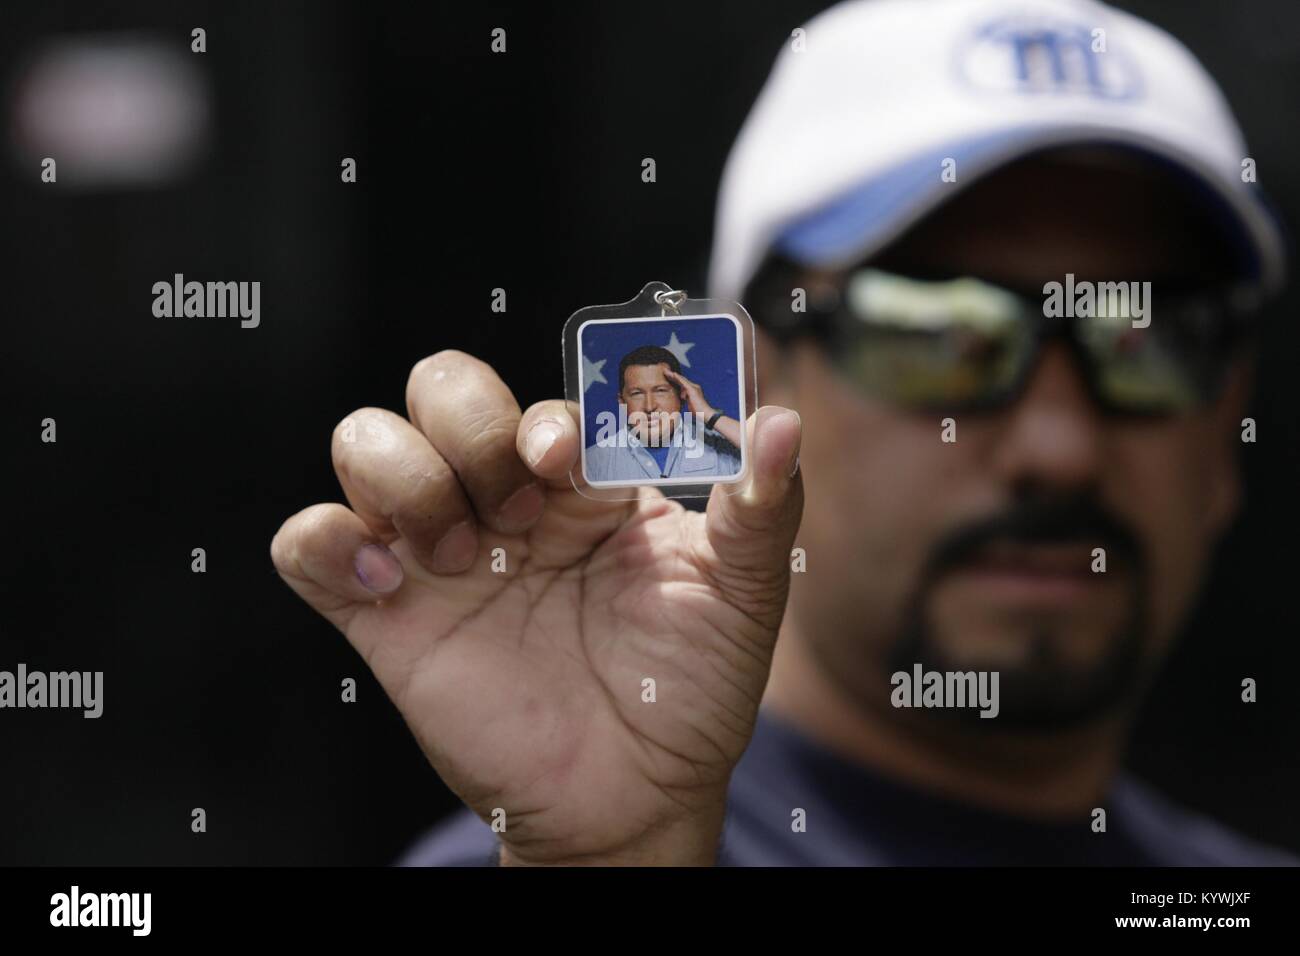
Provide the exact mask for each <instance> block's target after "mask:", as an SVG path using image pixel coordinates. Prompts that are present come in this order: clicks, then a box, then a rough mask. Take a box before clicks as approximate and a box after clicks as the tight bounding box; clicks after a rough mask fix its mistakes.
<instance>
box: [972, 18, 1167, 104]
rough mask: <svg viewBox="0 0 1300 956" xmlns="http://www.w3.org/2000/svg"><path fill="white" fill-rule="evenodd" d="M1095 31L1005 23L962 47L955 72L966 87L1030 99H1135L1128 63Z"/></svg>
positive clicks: (1058, 23) (1054, 23)
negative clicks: (1038, 97)
mask: <svg viewBox="0 0 1300 956" xmlns="http://www.w3.org/2000/svg"><path fill="white" fill-rule="evenodd" d="M1105 40H1106V38H1105V34H1104V33H1103V32H1101V29H1100V28H1091V27H1087V26H1084V25H1082V24H1077V23H1069V22H1066V21H1062V20H1053V19H1048V18H1044V17H1029V16H1019V17H1007V18H1005V19H1001V20H997V21H994V22H993V23H990V24H987V25H986V26H984V27H982V28H980V29H978V30H976V31H975V33H974V34H973V35H972V36H971V38H970V39H969V40H968V41H967V43H966V44H964V45H963V47H962V50H961V61H960V69H959V70H958V72H959V74H960V76H961V77H962V79H963V80H964V81H965V82H966V83H967V84H968V85H970V86H973V87H977V88H981V89H992V90H998V91H1002V92H1009V93H1022V94H1030V95H1079V94H1082V95H1086V96H1092V97H1095V98H1098V99H1106V100H1127V99H1134V98H1136V97H1137V96H1139V95H1140V94H1141V85H1142V84H1141V81H1140V79H1139V77H1138V72H1137V68H1136V67H1135V66H1134V64H1133V62H1132V61H1131V60H1130V59H1129V58H1128V57H1126V56H1125V55H1124V54H1123V53H1122V52H1121V51H1120V50H1117V49H1115V48H1114V47H1108V46H1106V44H1105Z"/></svg>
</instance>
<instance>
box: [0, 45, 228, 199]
mask: <svg viewBox="0 0 1300 956" xmlns="http://www.w3.org/2000/svg"><path fill="white" fill-rule="evenodd" d="M197 56H198V55H197V54H192V53H190V52H189V47H188V42H187V41H186V40H184V39H178V40H175V41H171V42H169V43H166V44H164V43H163V42H161V41H159V40H155V39H151V38H143V37H140V36H136V35H132V36H120V35H104V36H99V37H79V38H77V39H75V40H73V39H64V40H58V41H53V42H51V43H50V44H49V45H48V46H45V47H43V48H42V49H40V50H39V51H37V52H35V53H34V55H33V56H32V57H31V58H30V59H29V60H27V61H26V64H25V66H24V67H22V68H21V69H20V72H19V73H18V75H17V76H15V77H14V79H15V83H14V84H13V86H12V87H11V102H10V104H9V106H10V116H11V122H10V136H11V144H10V145H11V148H12V150H13V153H14V156H15V158H16V160H17V162H18V163H19V165H20V167H21V170H22V172H23V173H26V174H28V175H30V177H31V181H32V183H34V184H39V183H40V172H41V162H42V160H44V159H45V158H46V157H49V158H52V159H54V160H55V162H56V163H57V173H58V179H57V182H58V184H59V185H67V186H79V187H96V188H113V187H119V186H133V187H135V186H151V185H163V184H165V183H168V182H172V181H175V180H177V179H179V178H181V177H183V176H184V174H185V173H186V172H187V171H188V170H189V169H190V168H192V166H193V165H194V163H195V161H196V160H198V159H199V158H200V157H201V155H202V153H203V151H204V149H205V147H206V144H207V142H208V140H209V127H210V124H211V113H212V111H211V108H210V104H209V93H208V84H207V82H206V78H205V77H204V76H203V74H202V73H201V71H200V68H199V66H198V65H197V64H196V63H195V59H196V58H197Z"/></svg>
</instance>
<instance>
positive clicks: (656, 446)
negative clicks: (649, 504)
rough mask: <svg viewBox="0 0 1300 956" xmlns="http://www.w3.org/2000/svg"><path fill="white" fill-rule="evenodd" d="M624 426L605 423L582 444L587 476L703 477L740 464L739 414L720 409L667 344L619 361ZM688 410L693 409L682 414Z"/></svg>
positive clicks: (606, 478)
mask: <svg viewBox="0 0 1300 956" xmlns="http://www.w3.org/2000/svg"><path fill="white" fill-rule="evenodd" d="M618 374H619V387H618V402H619V406H620V408H621V409H626V411H625V412H624V413H623V414H622V415H620V418H625V419H626V422H627V429H626V432H625V433H623V434H619V433H617V432H616V433H615V434H613V435H612V436H611V435H610V434H609V429H601V430H600V431H599V432H598V434H597V437H596V440H595V441H594V442H593V443H592V444H590V445H588V446H587V448H586V450H585V461H586V474H587V480H588V481H644V480H647V479H650V480H657V479H660V478H690V477H694V476H698V477H700V478H702V479H703V478H709V477H716V476H719V475H734V474H736V473H738V472H739V471H740V451H739V444H740V422H738V421H736V419H734V418H732V417H730V416H729V415H724V414H723V413H722V412H721V411H720V410H719V409H715V408H714V407H713V406H712V405H710V404H709V403H708V401H707V400H706V399H705V397H704V390H703V389H702V388H701V387H700V386H699V385H698V384H696V383H695V382H692V381H691V380H690V379H688V378H686V376H684V375H683V374H682V366H681V362H679V361H678V359H677V356H676V355H674V354H673V353H672V352H670V351H669V350H668V349H665V348H660V347H658V346H654V345H643V346H641V347H640V348H637V349H633V350H632V351H631V352H629V353H628V354H627V355H625V356H623V360H622V361H621V362H619V363H618ZM683 411H685V412H687V413H688V414H686V415H683V414H682V413H683Z"/></svg>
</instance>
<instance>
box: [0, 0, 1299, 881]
mask: <svg viewBox="0 0 1300 956" xmlns="http://www.w3.org/2000/svg"><path fill="white" fill-rule="evenodd" d="M918 2H924V0H918ZM12 6H13V5H8V6H7V7H6V9H5V10H4V12H3V13H2V14H0V65H3V68H4V69H5V70H6V71H8V72H9V74H10V75H9V76H8V77H7V79H8V80H9V81H10V82H12V81H13V80H14V79H15V77H14V76H13V75H12V74H13V71H14V70H16V69H18V65H19V64H20V63H21V62H22V57H23V56H24V55H25V54H27V53H29V52H30V51H31V50H32V49H34V48H35V47H36V45H37V44H38V42H39V41H41V40H42V39H44V38H48V37H52V36H57V35H65V34H72V35H77V34H94V33H99V32H109V31H117V30H122V29H131V30H139V31H143V32H144V33H146V34H149V35H153V36H156V37H161V38H164V39H165V40H167V41H169V42H174V43H175V44H176V45H177V48H178V49H180V50H182V51H186V52H188V48H189V42H190V33H189V31H190V29H191V28H193V27H195V26H202V27H204V28H205V29H206V30H207V37H208V39H207V42H208V52H207V53H205V54H192V55H193V56H196V57H199V58H200V66H201V68H202V70H203V71H204V72H205V73H206V75H207V76H208V77H209V79H210V81H211V87H212V92H213V103H214V105H215V108H216V124H215V134H216V135H215V137H214V140H213V143H212V146H211V149H210V150H209V152H208V154H207V156H206V158H205V160H204V161H203V162H202V164H201V165H200V166H199V167H198V168H197V169H196V170H195V171H194V172H193V173H192V174H191V175H190V176H189V177H188V178H186V179H185V180H184V181H182V182H180V183H179V184H176V185H173V186H168V187H166V188H161V189H148V190H145V189H135V190H125V191H122V190H114V191H100V192H91V193H78V192H74V191H72V190H67V189H61V188H60V187H59V185H57V184H55V185H45V184H41V182H40V179H39V169H38V168H35V167H32V166H30V165H20V164H19V163H18V162H17V161H16V160H13V159H10V158H6V160H5V167H4V173H3V175H4V177H5V178H4V180H3V183H2V184H0V210H3V214H2V215H0V242H2V245H0V252H2V253H3V258H2V260H0V261H3V276H4V292H5V294H4V298H3V301H4V302H5V304H6V305H7V309H6V313H7V314H6V315H5V319H6V321H5V323H4V331H3V346H0V356H2V357H3V363H2V364H0V368H3V370H4V381H5V401H4V406H5V414H4V415H3V421H2V425H0V427H2V428H3V432H2V433H0V434H2V437H3V446H2V447H3V454H4V465H5V468H4V472H5V477H6V481H5V486H6V491H7V494H6V495H5V508H4V512H5V521H4V527H5V531H6V534H5V541H6V547H5V548H4V549H3V552H2V553H3V557H2V558H0V572H2V580H3V587H4V589H5V602H4V604H3V610H4V617H3V622H4V623H3V626H2V627H0V669H13V667H14V666H15V665H16V664H17V662H19V661H24V662H26V663H27V665H28V666H29V668H32V669H40V670H62V669H77V670H103V671H104V672H105V713H104V716H103V717H102V718H100V719H99V720H84V719H82V718H81V716H80V713H78V712H70V711H14V710H7V711H3V712H0V811H2V815H0V863H38V864H73V865H79V864H109V863H112V864H145V863H168V864H187V863H198V864H227V863H269V864H288V863H300V864H313V863H386V862H389V861H391V860H393V859H394V858H395V857H396V856H397V855H398V854H399V853H400V852H401V850H402V849H403V848H404V847H405V846H406V845H407V844H408V843H409V842H410V840H411V839H412V838H413V837H415V836H416V835H417V834H418V833H419V832H420V831H421V830H422V829H424V828H425V827H426V826H427V825H428V824H429V823H430V822H432V821H433V820H434V819H436V818H437V817H438V816H439V815H440V814H442V813H444V812H446V811H447V810H448V809H450V808H451V807H452V806H454V805H455V803H454V800H453V798H452V797H451V796H450V795H449V794H448V793H447V791H446V790H445V789H444V788H443V787H442V785H441V783H440V782H439V780H438V778H437V776H436V775H435V774H434V773H433V771H432V770H431V769H430V767H429V766H428V764H427V762H426V761H425V759H424V757H423V756H422V755H421V753H420V752H419V750H418V748H417V747H416V745H415V744H414V742H413V740H412V739H411V737H410V735H409V733H408V732H407V730H406V728H405V725H404V724H403V723H402V721H401V719H400V717H399V716H398V714H397V712H396V711H395V709H394V708H393V707H392V706H391V705H390V704H389V702H388V701H387V699H386V698H385V696H384V695H383V692H382V691H381V690H380V689H379V688H378V686H377V685H376V684H375V683H374V681H373V680H372V679H371V677H370V675H369V672H368V670H367V669H366V667H365V666H364V664H363V663H362V661H361V660H360V659H359V658H358V657H357V656H356V655H355V653H354V652H353V651H352V650H351V648H350V647H349V646H348V645H347V642H346V641H345V640H344V639H343V637H342V636H341V635H339V634H338V633H337V632H336V631H334V630H333V628H331V627H330V626H329V625H328V624H326V623H325V622H324V621H322V620H320V619H318V618H317V617H316V616H315V615H314V614H313V613H312V612H311V611H310V610H309V609H308V608H307V606H306V605H305V604H303V603H302V602H300V601H299V600H298V599H297V598H296V597H295V596H294V595H293V594H292V593H291V592H290V591H289V590H288V588H286V587H285V586H284V585H283V584H282V583H281V582H280V581H279V579H278V577H277V576H276V574H275V573H274V570H273V568H272V566H271V562H270V558H269V550H268V549H269V543H270V540H271V537H272V535H273V534H274V532H275V530H276V528H277V527H278V526H279V524H280V522H281V521H282V520H283V519H284V518H285V517H287V516H288V515H289V514H291V513H293V512H294V511H296V510H298V509H300V508H302V507H304V506H306V505H308V504H311V503H314V502H317V501H323V500H338V499H341V493H340V491H339V489H338V487H337V484H336V482H335V480H334V477H333V474H332V470H331V467H330V458H329V436H330V432H331V430H332V429H333V427H334V425H335V424H336V423H337V422H338V421H339V420H340V419H341V418H343V417H344V416H345V415H347V414H348V413H349V412H351V411H353V410H354V409H356V408H358V407H361V406H364V405H381V406H386V407H389V408H392V409H397V410H400V409H402V408H403V390H404V386H405V382H406V377H407V373H408V372H409V370H410V367H411V366H412V365H413V364H414V363H415V362H416V361H417V360H418V359H420V358H421V357H423V356H424V355H426V354H428V353H430V352H433V351H436V350H437V349H440V348H446V347H457V348H462V349H465V350H467V351H470V352H473V353H475V354H477V355H480V356H482V357H485V358H487V359H488V360H490V361H492V362H493V363H494V364H495V365H496V366H497V368H498V369H499V370H500V371H501V373H502V375H503V377H504V378H505V379H506V380H507V381H508V382H509V383H510V384H511V385H512V386H513V387H514V388H515V390H516V394H517V396H518V398H519V400H520V402H521V403H522V404H524V405H525V406H526V405H527V404H529V403H530V402H532V401H535V400H537V399H539V398H543V397H551V396H556V395H559V394H560V392H561V390H562V384H563V379H562V370H561V367H560V350H559V346H560V329H561V327H562V325H563V323H564V321H565V319H566V318H567V317H568V316H569V315H570V314H571V313H572V312H573V311H575V310H576V309H578V308H580V307H582V306H585V305H591V304H597V303H606V302H613V301H621V300H624V299H627V298H630V297H631V296H632V295H633V294H635V293H636V292H637V291H638V290H639V289H640V288H641V286H642V285H643V284H644V283H645V282H647V281H649V280H651V279H662V280H664V281H667V282H670V283H673V284H674V285H676V286H680V287H685V288H687V289H689V290H692V291H698V290H702V289H703V280H704V270H705V265H706V262H707V253H708V248H709V238H710V233H711V225H712V217H713V203H714V197H715V190H716V187H717V182H718V178H719V175H720V173H721V170H722V165H723V162H724V160H725V157H726V152H727V149H728V148H729V146H730V143H731V140H732V138H733V137H734V135H735V133H736V131H737V130H738V128H739V126H740V124H741V122H742V120H743V119H744V116H745V114H746V112H747V110H748V108H749V105H750V104H751V102H752V100H753V97H754V96H755V94H756V93H757V92H758V89H759V88H760V86H761V84H762V82H763V80H764V78H765V76H766V74H767V71H768V69H769V67H770V65H771V62H772V59H773V57H774V56H775V54H776V52H777V51H778V49H779V48H780V46H781V44H782V42H783V41H784V40H785V39H786V38H787V37H788V35H789V31H790V30H791V29H792V28H793V27H795V26H798V25H799V24H800V23H801V22H802V21H804V20H806V19H807V18H808V17H809V16H810V15H812V14H813V13H815V12H817V11H818V10H819V9H821V8H822V6H824V4H821V3H808V2H805V3H776V2H766V3H763V4H756V3H753V2H739V0H727V2H712V3H703V2H695V3H687V2H619V3H608V2H607V3H597V2H586V3H577V2H566V3H563V4H560V3H551V4H540V3H533V4H524V3H519V4H515V5H501V4H473V5H459V6H458V5H451V4H420V5H418V7H413V8H412V9H411V10H409V11H408V10H405V9H403V8H402V7H398V6H390V7H386V6H383V5H377V4H373V3H371V4H349V5H336V4H328V3H303V4H288V3H250V2H238V3H230V2H221V3H217V2H212V3H175V2H140V0H125V2H119V3H114V4H112V5H111V10H109V9H103V7H107V6H108V5H101V4H90V3H87V4H84V5H74V4H70V3H53V2H48V3H42V4H24V5H22V6H23V9H22V10H14V9H11V7H12ZM83 6H84V9H82V7H83ZM1123 6H1125V7H1126V8H1127V9H1130V10H1132V11H1134V12H1136V13H1138V14H1140V15H1143V16H1146V17H1148V18H1150V19H1152V20H1154V21H1155V22H1157V23H1158V24H1160V25H1162V26H1164V27H1166V28H1167V29H1169V30H1170V31H1171V32H1172V33H1174V34H1175V35H1176V36H1178V37H1179V38H1181V39H1182V40H1183V41H1184V42H1186V43H1187V44H1188V45H1189V46H1190V47H1191V48H1192V50H1193V51H1194V52H1195V53H1196V54H1197V55H1198V56H1199V57H1200V58H1201V59H1202V60H1203V62H1205V64H1206V65H1207V66H1208V67H1209V69H1210V70H1211V72H1212V73H1214V74H1215V76H1216V77H1217V78H1218V79H1219V81H1220V82H1221V83H1222V84H1223V86H1224V88H1225V90H1226V93H1227V96H1228V99H1229V101H1230V103H1231V104H1232V105H1233V107H1234V108H1235V109H1236V111H1237V113H1238V116H1239V118H1240V120H1241V122H1242V125H1243V127H1244V128H1245V131H1246V134H1247V137H1248V140H1249V142H1250V144H1251V150H1252V155H1253V156H1254V158H1255V159H1256V160H1257V162H1258V167H1259V176H1260V181H1261V183H1262V184H1263V185H1264V186H1265V187H1266V188H1267V189H1268V191H1269V192H1270V194H1271V195H1272V197H1273V199H1274V200H1275V201H1276V202H1277V204H1278V205H1279V206H1280V207H1281V209H1282V210H1283V213H1284V215H1285V216H1286V217H1287V218H1288V219H1289V220H1290V221H1291V222H1292V223H1294V222H1295V221H1297V213H1298V212H1300V187H1297V184H1296V181H1295V170H1297V169H1298V168H1300V162H1298V161H1300V139H1297V134H1296V126H1295V117H1296V116H1297V115H1298V114H1300V111H1298V110H1297V106H1298V105H1300V15H1298V14H1297V9H1296V5H1295V3H1294V2H1293V0H1272V2H1244V3H1228V2H1210V0H1203V2H1187V0H1179V2H1168V3H1157V2H1140V3H1125V4H1123ZM497 26H501V27H505V28H506V30H507V35H508V52H507V53H506V54H505V55H503V56H498V55H493V54H492V53H491V52H490V50H489V42H490V32H491V30H492V28H494V27H497ZM7 109H8V106H7V100H6V110H7ZM344 156H351V157H355V158H356V159H357V161H358V182H357V183H356V184H353V185H345V184H342V183H341V182H340V179H339V162H340V160H341V158H342V157H344ZM646 156H652V157H654V158H655V159H656V162H657V167H658V169H657V172H658V181H657V182H656V183H654V184H646V183H643V182H642V181H641V178H640V173H641V166H640V163H641V160H642V158H643V157H646ZM1117 223H1120V224H1122V215H1119V214H1117ZM1118 227H1122V225H1120V226H1118ZM175 272H183V273H185V274H186V275H187V277H192V278H197V279H200V280H206V279H221V280H258V281H260V282H261V283H262V323H261V327H260V328H257V329H248V330H245V329H241V328H240V327H239V323H238V320H234V319H226V320H221V319H216V320H211V319H187V320H176V319H156V318H154V316H153V315H152V311H151V306H152V301H153V296H152V292H151V287H152V285H153V283H154V282H156V281H159V280H170V277H171V276H172V274H173V273H175ZM496 287H502V288H505V289H506V290H507V295H508V312H507V313H506V314H504V315H498V314H494V313H492V312H491V311H490V303H491V290H492V289H493V288H496ZM1295 306H1296V294H1295V292H1294V291H1293V290H1289V291H1288V293H1287V295H1286V297H1285V299H1284V300H1283V301H1282V302H1280V303H1279V304H1278V305H1277V307H1276V308H1275V309H1274V311H1273V316H1274V318H1275V322H1274V325H1273V327H1272V328H1271V329H1270V332H1269V335H1270V341H1269V347H1268V349H1267V350H1266V360H1265V365H1264V370H1263V378H1262V383H1261V391H1260V395H1259V397H1258V399H1257V400H1256V401H1255V402H1254V404H1253V405H1252V408H1251V414H1253V415H1254V417H1256V419H1257V420H1258V422H1259V441H1258V444H1256V445H1253V446H1245V448H1244V454H1245V459H1246V468H1247V478H1248V508H1247V511H1246V513H1245V514H1244V516H1243V519H1242V521H1241V522H1240V525H1239V527H1238V529H1237V530H1236V531H1235V532H1234V533H1233V534H1232V536H1231V538H1230V539H1229V540H1228V541H1227V542H1226V544H1225V548H1224V550H1223V553H1222V556H1221V558H1220V560H1219V561H1218V562H1217V564H1216V567H1215V569H1214V573H1213V577H1212V579H1211V581H1210V583H1209V586H1208V588H1207V591H1206V599H1205V601H1204V602H1203V604H1202V606H1201V607H1200V608H1199V609H1198V611H1197V613H1196V615H1195V618H1194V621H1193V624H1192V626H1191V628H1190V630H1189V631H1188V633H1187V635H1186V637H1185V640H1184V641H1183V643H1182V644H1181V646H1180V648H1179V649H1178V651H1177V652H1176V653H1175V655H1174V657H1173V659H1172V660H1171V662H1170V665H1169V667H1168V669H1167V671H1166V672H1165V674H1164V676H1163V677H1162V679H1161V681H1160V682H1159V684H1158V685H1157V686H1156V687H1155V688H1154V691H1153V694H1152V697H1151V700H1150V703H1149V706H1148V707H1147V709H1146V711H1145V714H1144V718H1143V720H1142V722H1141V725H1140V726H1139V728H1138V731H1137V734H1136V737H1135V740H1134V745H1133V748H1132V754H1131V761H1130V762H1131V764H1132V766H1133V767H1135V768H1136V769H1137V770H1139V771H1140V772H1141V773H1142V774H1143V775H1145V776H1146V777H1147V778H1149V779H1150V780H1152V781H1153V782H1155V783H1156V784H1157V785H1158V786H1160V787H1161V788H1162V789H1164V790H1165V791H1166V792H1168V793H1170V794H1171V795H1173V796H1175V797H1176V798H1177V799H1179V800H1181V801H1182V802H1184V803H1187V804H1189V805H1191V806H1194V807H1196V808H1199V809H1203V810H1206V811H1208V812H1210V813H1212V814H1214V815H1216V816H1217V817H1219V818H1221V819H1223V820H1225V821H1226V822H1228V823H1230V824H1232V825H1234V826H1236V827H1237V828H1239V829H1241V830H1243V831H1245V832H1246V833H1249V834H1251V835H1254V836H1256V837H1259V838H1262V839H1266V840H1269V841H1272V842H1275V843H1279V844H1283V845H1286V846H1289V847H1291V848H1292V849H1300V815H1297V814H1296V812H1295V806H1296V802H1297V795H1298V791H1300V767H1297V761H1296V741H1297V731H1298V730H1300V709H1298V708H1297V707H1296V702H1295V675H1296V674H1297V673H1300V651H1298V650H1297V646H1296V645H1297V636H1300V626H1298V625H1300V612H1298V611H1297V606H1298V605H1297V601H1296V599H1295V585H1294V582H1293V578H1294V571H1295V566H1296V562H1295V558H1294V553H1293V550H1292V549H1293V548H1294V546H1295V541H1296V531H1297V527H1298V524H1300V522H1298V521H1297V506H1296V502H1295V489H1296V487H1297V484H1298V481H1297V479H1300V460H1298V456H1297V449H1298V448H1300V434H1298V432H1300V419H1298V416H1297V415H1296V408H1295V395H1294V385H1293V382H1292V376H1293V372H1292V371H1291V368H1292V363H1293V361H1294V359H1293V356H1294V355H1295V354H1296V346H1297V334H1296V332H1295V328H1294V321H1293V320H1294V316H1293V313H1294V312H1295ZM46 417H53V418H55V419H56V420H57V423H58V439H59V440H58V442H57V444H44V443H42V442H41V441H40V430H41V429H40V422H41V420H42V419H43V418H46ZM195 547H202V548H205V549H206V551H207V560H208V569H207V572H206V573H205V574H194V573H192V572H191V570H190V562H191V557H190V553H191V550H192V549H193V548H195ZM1225 675H1226V677H1225ZM1244 676H1253V677H1255V678H1257V679H1258V680H1259V682H1260V701H1259V703H1257V704H1255V705H1254V706H1244V705H1242V704H1241V703H1240V701H1239V697H1238V694H1239V679H1240V677H1244ZM345 677H354V678H356V679H357V681H358V686H359V701H358V702H357V703H356V704H343V703H341V702H340V699H339V694H340V691H339V688H340V681H341V680H342V679H343V678H345ZM194 807H203V808H205V810H206V811H207V815H208V832H207V833H206V834H202V835H196V834H193V833H191V832H190V811H191V809H192V808H194Z"/></svg>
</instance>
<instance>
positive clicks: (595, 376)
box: [582, 355, 609, 393]
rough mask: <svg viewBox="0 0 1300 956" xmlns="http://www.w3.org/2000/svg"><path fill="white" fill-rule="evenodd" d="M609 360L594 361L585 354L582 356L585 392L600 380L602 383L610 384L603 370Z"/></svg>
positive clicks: (583, 388)
mask: <svg viewBox="0 0 1300 956" xmlns="http://www.w3.org/2000/svg"><path fill="white" fill-rule="evenodd" d="M608 361H609V359H601V360H600V361H599V362H593V361H592V360H591V359H589V358H587V356H585V355H584V356H583V357H582V391H583V392H584V393H585V392H586V391H587V389H589V388H591V386H593V385H595V384H596V383H597V382H600V384H601V385H608V384H609V382H607V381H606V380H605V375H604V373H603V372H601V369H602V368H604V367H605V363H606V362H608Z"/></svg>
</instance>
